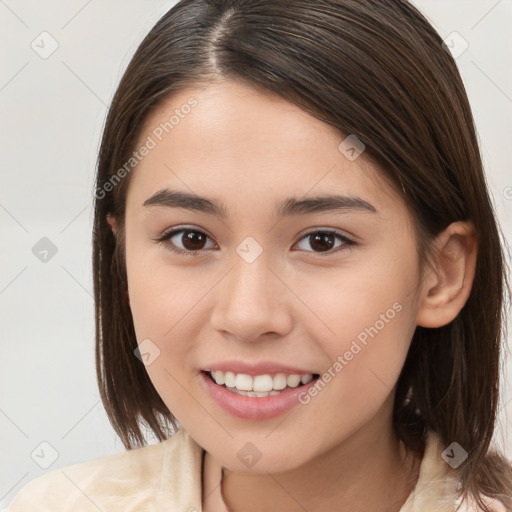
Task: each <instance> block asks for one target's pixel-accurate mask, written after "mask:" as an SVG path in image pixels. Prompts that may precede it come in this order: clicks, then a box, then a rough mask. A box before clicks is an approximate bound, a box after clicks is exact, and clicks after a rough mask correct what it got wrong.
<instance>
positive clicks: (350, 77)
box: [93, 0, 512, 510]
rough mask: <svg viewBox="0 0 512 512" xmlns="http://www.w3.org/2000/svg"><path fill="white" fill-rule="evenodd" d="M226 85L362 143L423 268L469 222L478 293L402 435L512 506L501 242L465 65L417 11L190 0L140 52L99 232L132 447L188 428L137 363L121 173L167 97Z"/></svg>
mask: <svg viewBox="0 0 512 512" xmlns="http://www.w3.org/2000/svg"><path fill="white" fill-rule="evenodd" d="M219 78H221V79H226V80H239V81H242V82H244V83H246V84H249V85H250V86H252V87H256V88H260V89H263V90H265V91H266V92H269V93H272V92H273V93H275V94H277V95H279V96H280V97H281V98H283V99H285V100H287V101H289V102H291V103H293V104H295V105H297V106H299V107H300V108H301V109H303V110H304V111H305V112H308V113H309V114H311V115H312V116H315V117H316V118H318V119H320V120H322V121H324V122H325V123H327V124H329V125H331V126H332V127H334V128H335V129H336V130H338V131H339V133H340V134H354V135H356V136H357V137H358V138H359V139H360V140H361V141H362V142H363V143H364V144H365V146H366V150H365V157H366V158H368V159H369V160H371V161H373V162H374V163H375V164H377V165H378V166H379V168H380V169H381V171H382V176H383V177H384V178H385V179H386V180H388V181H389V183H390V184H391V186H393V187H395V188H396V189H397V190H400V189H401V190H403V191H404V192H405V194H404V195H403V197H404V200H405V202H406V204H407V207H408V209H409V211H410V213H411V216H412V219H413V220H414V225H415V234H416V240H417V245H418V258H419V262H420V264H421V265H422V266H423V268H425V266H426V265H427V264H428V262H429V261H430V258H431V256H432V254H433V249H432V243H431V242H432V241H433V239H434V237H435V236H436V235H438V234H439V233H440V232H441V231H442V230H444V229H445V228H446V227H447V226H448V225H450V224H451V223H453V222H455V221H471V222H472V224H473V226H474V228H475V232H476V236H477V240H478V258H477V265H476V274H475V277H474V282H473V286H472V290H471V293H470V296H469V298H468V300H467V302H466V304H465V305H464V307H463V308H462V310H461V311H460V313H459V314H458V316H457V317H456V318H455V319H454V320H453V321H452V322H450V323H449V324H447V325H445V326H443V327H440V328H435V329H434V328H424V327H421V326H417V328H416V330H415V333H414V335H413V338H412V341H411V346H410V349H409V352H408V355H407V358H406V361H405V364H404V367H403V369H402V372H401V374H400V376H399V379H398V383H397V388H396V396H395V403H394V413H393V422H394V425H395V428H396V431H397V433H398V435H399V438H400V439H401V440H402V441H403V442H404V443H405V445H406V447H407V448H408V449H409V450H411V451H413V452H416V453H418V454H419V453H422V452H423V450H424V446H425V435H426V432H427V430H433V431H435V432H436V433H437V434H438V435H439V437H440V439H441V441H442V442H443V443H444V445H445V446H447V445H449V444H450V443H452V442H453V441H456V442H458V443H459V444H460V445H461V446H462V447H464V449H465V450H466V451H467V452H469V457H468V459H467V460H466V462H465V463H464V464H463V465H462V466H460V467H459V468H458V471H459V474H460V482H461V485H462V487H461V489H462V492H463V493H464V496H466V495H468V494H471V495H473V496H475V497H476V499H477V500H478V504H479V505H480V506H482V508H484V510H487V509H486V508H485V504H484V503H483V502H482V501H481V500H480V493H483V494H485V495H486V496H489V497H494V498H497V499H499V500H501V501H502V502H503V503H504V504H505V505H507V506H508V507H512V498H511V496H512V468H511V466H510V463H509V461H507V460H506V458H505V457H504V456H503V455H502V454H500V453H499V452H498V451H495V452H490V443H491V440H492V436H493V432H494V429H495V422H496V416H497V408H498V398H499V391H500V370H501V367H500V358H501V351H502V343H503V340H504V339H505V336H506V329H505V315H504V304H505V301H506V298H507V297H508V295H507V294H506V292H507V291H508V292H509V293H510V289H509V286H508V279H507V274H506V267H505V257H504V249H503V246H502V243H504V242H502V241H501V240H500V232H499V228H498V226H497V223H496V220H495V215H494V210H493V206H492V204H491V200H490V197H489V193H488V188H487V184H486V180H485V176H484V171H483V164H482V159H481V156H480V152H479V146H478V141H477V135H476V130H475V126H474V121H473V116H472V112H471V108H470V105H469V101H468V98H467V95H466V91H465V89H464V86H463V82H462V80H461V77H460V74H459V72H458V69H457V66H456V63H455V61H454V59H453V57H452V56H451V55H450V54H449V53H448V52H447V51H445V49H443V41H442V39H441V37H440V36H439V34H438V33H437V32H436V31H435V29H434V28H433V27H432V26H431V24H430V23H429V22H428V21H427V20H426V19H425V17H424V16H423V15H422V14H421V13H420V12H419V11H418V10H417V9H416V8H415V7H414V6H412V5H411V4H409V3H408V2H407V1H405V0H392V1H391V0H390V1H386V2H382V1H380V0H293V1H290V0H182V1H180V2H179V3H177V4H176V5H175V6H174V7H173V8H172V9H170V10H169V11H168V12H167V13H166V14H165V15H164V16H163V17H162V18H161V19H160V20H159V21H158V22H157V23H156V25H155V26H154V27H153V28H152V30H151V31H150V32H149V34H148V35H147V36H146V37H145V39H144V40H143V41H142V43H141V44H140V46H139V47H138V49H137V51H136V52H135V54H134V56H133V58H132V60H131V62H130V63H129V65H128V67H127V69H126V71H125V73H124V75H123V77H122V79H121V81H120V84H119V86H118V89H117V91H116V93H115V95H114V98H113V100H112V103H111V106H110V110H109V112H108V115H107V119H106V122H105V127H104V132H103V137H102V141H101V147H100V150H99V155H98V165H97V181H96V193H95V196H96V200H95V219H94V233H93V272H94V297H95V312H96V369H97V377H98V384H99V389H100V393H101V398H102V401H103V404H104V407H105V409H106V412H107V414H108V417H109V419H110V422H111V424H112V426H113V428H114V429H115V431H116V433H117V434H118V435H119V436H120V438H121V439H122V442H123V444H124V446H125V448H126V449H132V448H134V447H138V446H144V445H145V444H146V440H145V437H144V434H143V432H142V430H141V425H146V426H147V427H149V429H150V431H152V432H153V433H154V434H155V435H156V437H157V438H158V440H160V441H163V440H165V439H167V438H168V437H169V436H170V432H171V430H175V429H176V428H179V426H178V422H177V419H176V418H175V417H174V416H173V415H172V414H171V412H170V411H169V409H168V408H167V407H166V405H165V404H164V402H163V401H162V399H161V397H160V396H159V395H158V393H157V391H156V390H155V388H154V387H153V385H152V383H151V381H150V379H149V377H148V374H147V372H146V369H145V367H144V365H143V364H141V362H140V361H139V360H138V359H137V358H136V357H134V350H136V348H137V340H136V336H135V331H134V326H133V319H132V316H131V312H130V309H129V306H128V304H127V301H126V296H125V293H126V289H127V277H126V267H125V255H124V238H123V220H124V211H125V200H126V190H127V187H128V185H129V182H130V176H131V175H130V174H129V173H125V174H126V176H124V174H123V176H124V178H123V179H122V180H121V179H119V170H120V168H122V167H123V165H124V164H125V163H126V162H127V161H129V160H130V158H131V157H132V155H133V151H134V149H135V148H136V145H137V143H138V138H139V137H140V136H141V134H142V133H143V128H144V123H145V121H146V120H147V119H148V116H149V115H150V114H151V113H152V112H153V111H154V110H155V109H157V108H158V106H159V105H160V104H161V102H162V101H163V100H164V99H166V98H168V97H169V96H170V95H172V94H173V93H176V92H177V91H180V90H183V89H185V88H188V87H194V86H199V85H200V84H204V85H207V84H209V83H212V82H213V81H214V80H217V79H219ZM125 169H126V167H125ZM116 173H118V174H117V181H115V178H116ZM109 184H110V186H109ZM399 187H400V188H399ZM109 214H110V215H112V216H114V217H115V218H116V219H117V222H118V226H119V236H118V237H117V239H116V237H115V236H114V235H113V233H112V231H111V229H110V226H109V225H108V224H107V215H109Z"/></svg>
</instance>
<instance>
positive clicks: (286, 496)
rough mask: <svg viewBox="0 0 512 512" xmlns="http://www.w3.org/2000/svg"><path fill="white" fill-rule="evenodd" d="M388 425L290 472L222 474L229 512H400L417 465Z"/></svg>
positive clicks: (375, 427) (360, 432)
mask: <svg viewBox="0 0 512 512" xmlns="http://www.w3.org/2000/svg"><path fill="white" fill-rule="evenodd" d="M388 423H389V428H384V427H383V425H382V422H375V423H374V424H368V425H366V426H365V427H364V428H362V429H359V430H358V431H357V433H355V434H354V435H352V436H351V437H350V438H348V439H345V440H343V441H342V442H341V443H340V444H338V445H337V446H334V447H333V448H332V449H330V450H328V451H327V452H326V453H323V454H321V455H319V456H318V457H316V458H315V459H313V460H310V461H308V462H307V463H305V464H303V465H302V466H299V467H297V468H294V469H292V470H289V471H285V472H281V473H268V472H267V473H265V474H240V473H234V472H229V471H228V470H226V469H225V470H224V476H223V481H222V484H221V492H222V496H223V499H224V501H225V503H226V506H227V507H228V510H229V512H242V511H243V512H260V511H261V510H265V511H266V512H278V511H279V512H282V511H283V510H284V511H286V512H304V510H307V511H309V512H314V511H320V510H322V511H323V510H326V509H328V510H337V511H340V512H342V511H347V512H348V511H350V512H358V511H367V510H373V511H379V512H397V511H399V510H400V508H401V507H402V505H403V503H404V502H405V501H406V499H407V497H408V496H409V494H410V493H411V491H412V490H413V488H414V485H415V483H416V481H417V478H418V473H419V464H420V460H418V459H417V458H416V457H414V456H413V455H412V454H408V453H407V452H406V450H405V447H404V446H403V444H402V443H400V441H399V440H398V438H397V436H396V434H395V433H394V429H393V428H392V424H391V421H389V422H388Z"/></svg>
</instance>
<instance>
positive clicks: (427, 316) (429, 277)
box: [416, 222, 478, 328]
mask: <svg viewBox="0 0 512 512" xmlns="http://www.w3.org/2000/svg"><path fill="white" fill-rule="evenodd" d="M434 243H435V245H436V248H437V251H436V254H435V256H434V258H435V260H434V262H433V268H428V269H426V274H425V276H424V281H423V283H422V285H421V292H420V298H419V307H418V313H417V317H416V323H417V325H420V326H422V327H430V328H434V327H442V326H443V325H447V324H449V323H450V322H451V321H452V320H453V319H454V318H456V316H457V315H458V314H459V312H460V310H461V309H462V308H463V307H464V304H465V303H466V301H467V300H468V297H469V294H470V292H471V287H472V285H473V279H474V277H475V268H476V259H477V252H478V243H477V238H476V235H475V230H474V227H473V224H472V223H468V222H454V223H453V224H450V225H449V226H448V227H447V228H446V229H445V230H444V231H443V232H442V233H441V234H440V235H438V236H437V237H436V240H435V242H434Z"/></svg>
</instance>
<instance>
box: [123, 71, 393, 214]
mask: <svg viewBox="0 0 512 512" xmlns="http://www.w3.org/2000/svg"><path fill="white" fill-rule="evenodd" d="M348 135H349V134H345V135H341V134H339V133H338V132H337V131H336V130H335V129H334V128H333V127H331V126H330V125H328V124H326V123H324V122H323V121H320V120H319V119H316V118H315V117H313V116H311V115H310V114H308V113H306V112H304V111H303V110H301V109H300V108H299V107H298V106H296V105H294V104H291V103H289V102H287V101H285V100H284V99H282V98H281V97H279V96H277V95H275V94H273V93H271V92H267V91H263V90H261V89H255V88H254V87H251V86H249V85H246V84H244V83H242V82H236V81H225V82H220V83H210V84H205V85H200V86H197V87H191V88H187V89H184V90H181V91H180V92H177V93H175V94H173V95H172V96H170V97H168V98H166V99H165V100H164V101H163V102H162V103H161V104H160V105H159V106H158V107H157V108H156V109H155V110H154V111H153V112H152V113H151V115H150V116H148V118H147V119H146V121H145V123H144V127H143V130H142V133H141V135H140V137H139V143H138V145H137V148H139V147H141V146H143V145H147V146H148V147H150V146H151V149H150V150H149V151H148V152H147V154H146V156H144V158H142V159H141V161H140V162H139V163H138V165H137V166H136V168H135V170H134V171H133V172H132V176H131V184H130V187H129V196H132V198H133V197H136V198H138V200H137V202H138V203H139V204H141V202H140V200H141V199H142V198H144V199H145V198H147V197H148V196H149V195H150V194H153V193H154V192H155V191H157V190H160V189H162V188H164V187H172V188H174V189H176V188H180V189H182V190H187V191H188V192H192V193H196V194H198V195H210V196H211V195H214V196H216V197H221V198H222V197H225V196H226V194H228V195H231V196H232V194H231V192H232V191H233V190H236V192H237V194H236V197H235V198H234V199H236V198H238V199H242V198H243V200H244V201H246V204H248V203H247V201H250V199H251V198H255V200H259V199H261V198H264V197H269V196H276V197H278V196H282V197H284V196H287V197H288V196H304V195H306V194H307V195H318V194H321V193H333V192H340V193H344V194H353V195H359V196H361V195H363V194H364V195H366V198H368V199H370V198H371V202H372V203H373V204H379V205H380V206H381V207H382V206H384V205H385V204H386V203H389V201H392V202H395V203H396V200H397V196H396V194H394V192H393V191H392V189H391V188H390V187H389V185H387V184H386V183H385V182H384V181H383V180H382V176H381V173H380V171H379V169H378V168H377V167H376V166H375V165H373V164H371V163H370V162H369V161H368V160H367V159H366V158H365V157H364V152H363V153H362V155H361V156H359V157H358V158H356V159H355V160H354V159H353V155H352V158H350V159H349V158H347V155H346V153H344V151H343V150H340V147H339V146H340V143H343V141H344V140H345V139H346V137H347V136H348ZM344 148H345V146H342V148H341V149H344ZM356 149H359V150H360V149H361V148H360V147H359V148H357V147H356ZM383 192H384V193H383ZM256 198H257V199H256ZM226 202H229V201H226Z"/></svg>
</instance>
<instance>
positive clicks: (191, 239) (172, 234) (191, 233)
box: [157, 228, 355, 255]
mask: <svg viewBox="0 0 512 512" xmlns="http://www.w3.org/2000/svg"><path fill="white" fill-rule="evenodd" d="M173 239H176V240H173ZM208 239H209V236H208V235H207V234H206V233H204V232H203V231H199V230H196V229H186V228H181V229H175V230H173V231H169V232H168V233H165V234H164V235H162V237H160V238H158V239H157V242H160V243H164V244H165V245H166V246H167V248H168V249H169V250H171V251H173V252H175V253H178V254H194V255H198V254H199V253H200V252H201V251H202V250H203V249H205V242H206V241H207V240H208ZM336 239H338V240H339V241H340V242H341V243H339V244H338V245H336ZM303 240H304V241H307V240H309V242H307V243H308V244H309V246H310V247H311V248H312V249H313V251H308V250H307V249H304V248H302V249H304V250H306V252H315V253H316V252H318V253H328V254H332V253H334V252H338V251H339V250H341V249H340V248H343V247H344V246H351V245H355V242H354V241H353V240H351V239H349V238H347V237H346V236H344V235H341V234H340V233H337V232H336V231H330V230H322V231H311V232H309V233H306V234H305V235H303V236H302V238H301V239H300V241H299V242H298V244H296V245H298V246H300V244H301V243H302V241H303ZM178 242H179V243H181V244H182V247H179V246H177V243H178ZM210 248H211V246H210ZM333 249H335V250H333ZM320 255H323V254H320Z"/></svg>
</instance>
